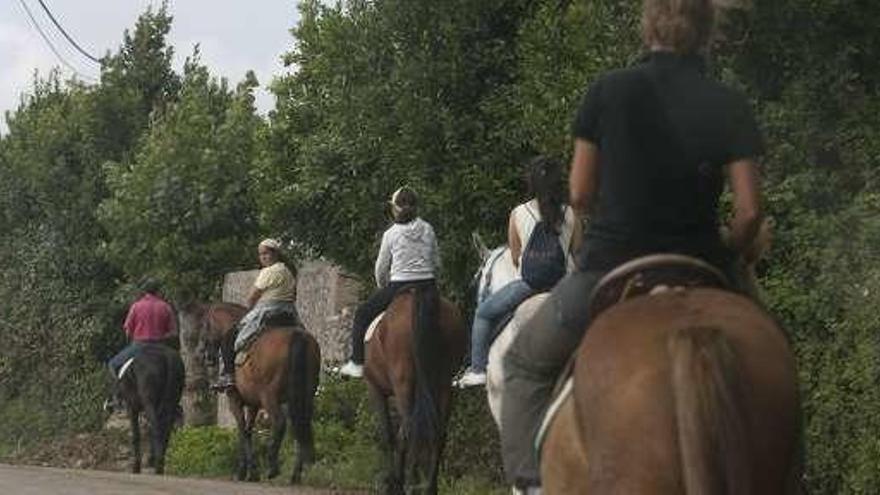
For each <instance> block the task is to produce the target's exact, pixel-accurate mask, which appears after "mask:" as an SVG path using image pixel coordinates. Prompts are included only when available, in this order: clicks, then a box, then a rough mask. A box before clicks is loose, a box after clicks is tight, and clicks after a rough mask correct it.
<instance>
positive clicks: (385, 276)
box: [375, 230, 391, 287]
mask: <svg viewBox="0 0 880 495" xmlns="http://www.w3.org/2000/svg"><path fill="white" fill-rule="evenodd" d="M388 232H389V231H388V230H386V231H385V233H384V234H383V235H382V245H381V246H379V255H378V256H376V269H375V275H376V286H378V287H385V286H386V285H388V281H389V279H390V278H391V241H390V240H389V235H388Z"/></svg>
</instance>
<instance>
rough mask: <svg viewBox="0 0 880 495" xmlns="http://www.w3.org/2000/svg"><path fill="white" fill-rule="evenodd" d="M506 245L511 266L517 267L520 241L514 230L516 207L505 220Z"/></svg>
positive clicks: (520, 246)
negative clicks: (508, 249) (511, 262)
mask: <svg viewBox="0 0 880 495" xmlns="http://www.w3.org/2000/svg"><path fill="white" fill-rule="evenodd" d="M507 246H508V247H509V248H510V257H511V260H512V261H513V266H514V267H516V268H519V255H520V253H521V252H522V241H521V240H520V238H519V233H518V232H517V231H516V209H514V210H513V211H511V212H510V220H509V221H508V222H507Z"/></svg>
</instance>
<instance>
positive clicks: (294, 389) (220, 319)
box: [186, 303, 321, 483]
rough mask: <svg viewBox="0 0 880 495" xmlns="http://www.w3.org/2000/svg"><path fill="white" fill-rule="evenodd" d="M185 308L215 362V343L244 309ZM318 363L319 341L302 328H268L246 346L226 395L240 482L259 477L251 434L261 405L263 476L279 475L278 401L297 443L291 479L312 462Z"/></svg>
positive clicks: (281, 425) (281, 421)
mask: <svg viewBox="0 0 880 495" xmlns="http://www.w3.org/2000/svg"><path fill="white" fill-rule="evenodd" d="M186 312H187V314H188V315H190V317H192V318H197V319H198V320H199V323H200V324H199V325H197V326H196V327H195V328H198V329H200V334H201V335H200V341H201V342H202V343H203V344H204V346H205V347H204V351H205V353H206V356H207V358H208V360H209V361H216V358H217V348H218V346H219V344H220V342H221V341H223V339H226V338H230V337H231V334H230V332H232V331H233V329H234V328H235V324H236V323H237V322H238V320H239V319H241V317H242V316H243V315H244V314H245V313H246V312H247V309H246V308H245V307H244V306H239V305H237V304H230V303H216V304H209V305H197V306H195V307H189V308H187V311H186ZM320 367H321V352H320V349H319V348H318V342H317V341H316V340H315V338H314V337H313V336H312V335H311V334H309V333H307V332H306V331H305V330H303V329H301V328H294V327H284V326H269V327H267V328H265V329H263V331H262V332H260V334H259V336H258V337H257V338H256V339H255V340H254V341H253V343H252V344H251V345H250V347H249V348H248V349H247V358H246V360H245V361H244V362H243V363H241V364H239V365H237V366H236V370H235V384H236V386H235V388H234V389H232V390H229V391H228V392H227V393H226V394H227V397H229V408H230V411H231V412H232V415H233V416H234V417H235V421H236V423H237V425H238V433H239V456H238V470H237V473H236V477H237V478H238V479H239V480H249V481H255V480H258V479H259V473H258V472H257V466H256V460H255V456H254V448H253V439H252V436H253V430H254V423H255V421H256V418H257V413H258V412H259V411H260V409H262V410H264V411H265V412H266V414H267V415H268V417H269V421H270V422H271V424H272V439H271V442H270V444H269V449H268V461H269V472H268V477H269V478H274V477H275V476H277V475H278V474H279V462H278V451H279V449H280V447H281V442H282V440H283V439H284V433H285V431H286V429H287V421H286V419H285V417H284V414H283V410H282V405H283V404H287V413H288V416H289V419H290V423H291V427H292V428H293V433H294V438H295V439H296V443H297V456H296V463H295V465H294V468H293V474H292V475H291V478H290V482H291V483H297V482H299V480H300V478H301V476H302V470H303V466H304V464H306V463H310V462H312V461H313V460H314V439H313V436H312V415H313V414H314V398H315V392H316V391H317V389H318V377H319V372H320Z"/></svg>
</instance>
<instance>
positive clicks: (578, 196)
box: [568, 138, 599, 218]
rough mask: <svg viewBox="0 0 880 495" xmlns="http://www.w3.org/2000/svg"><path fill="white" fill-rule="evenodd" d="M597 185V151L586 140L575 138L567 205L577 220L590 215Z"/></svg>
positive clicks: (593, 145)
mask: <svg viewBox="0 0 880 495" xmlns="http://www.w3.org/2000/svg"><path fill="white" fill-rule="evenodd" d="M598 185H599V149H598V148H597V147H596V145H595V144H593V143H591V142H590V141H587V140H586V139H582V138H576V139H575V141H574V156H572V158H571V174H570V175H569V177H568V192H569V204H571V207H572V208H573V209H574V211H575V213H576V215H577V217H578V218H583V217H585V216H586V215H588V214H589V213H590V210H591V209H592V207H593V201H594V199H595V195H596V190H597V187H598Z"/></svg>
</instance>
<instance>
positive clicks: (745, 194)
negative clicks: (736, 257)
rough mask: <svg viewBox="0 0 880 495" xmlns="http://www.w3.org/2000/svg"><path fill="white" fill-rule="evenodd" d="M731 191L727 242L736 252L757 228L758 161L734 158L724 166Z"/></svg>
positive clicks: (743, 248) (759, 216)
mask: <svg viewBox="0 0 880 495" xmlns="http://www.w3.org/2000/svg"><path fill="white" fill-rule="evenodd" d="M726 171H727V176H728V179H729V180H730V189H731V191H732V192H733V218H732V219H731V221H730V236H729V237H728V244H729V245H730V247H731V249H733V250H734V251H736V252H737V253H740V254H742V253H744V252H745V251H746V250H747V249H748V248H749V247H751V245H752V243H753V242H754V240H755V237H756V236H757V235H758V231H759V229H760V228H761V220H762V218H763V216H762V212H761V192H760V186H759V184H758V165H757V163H755V161H754V160H751V159H745V160H737V161H735V162H733V163H731V164H729V165H727V167H726Z"/></svg>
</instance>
